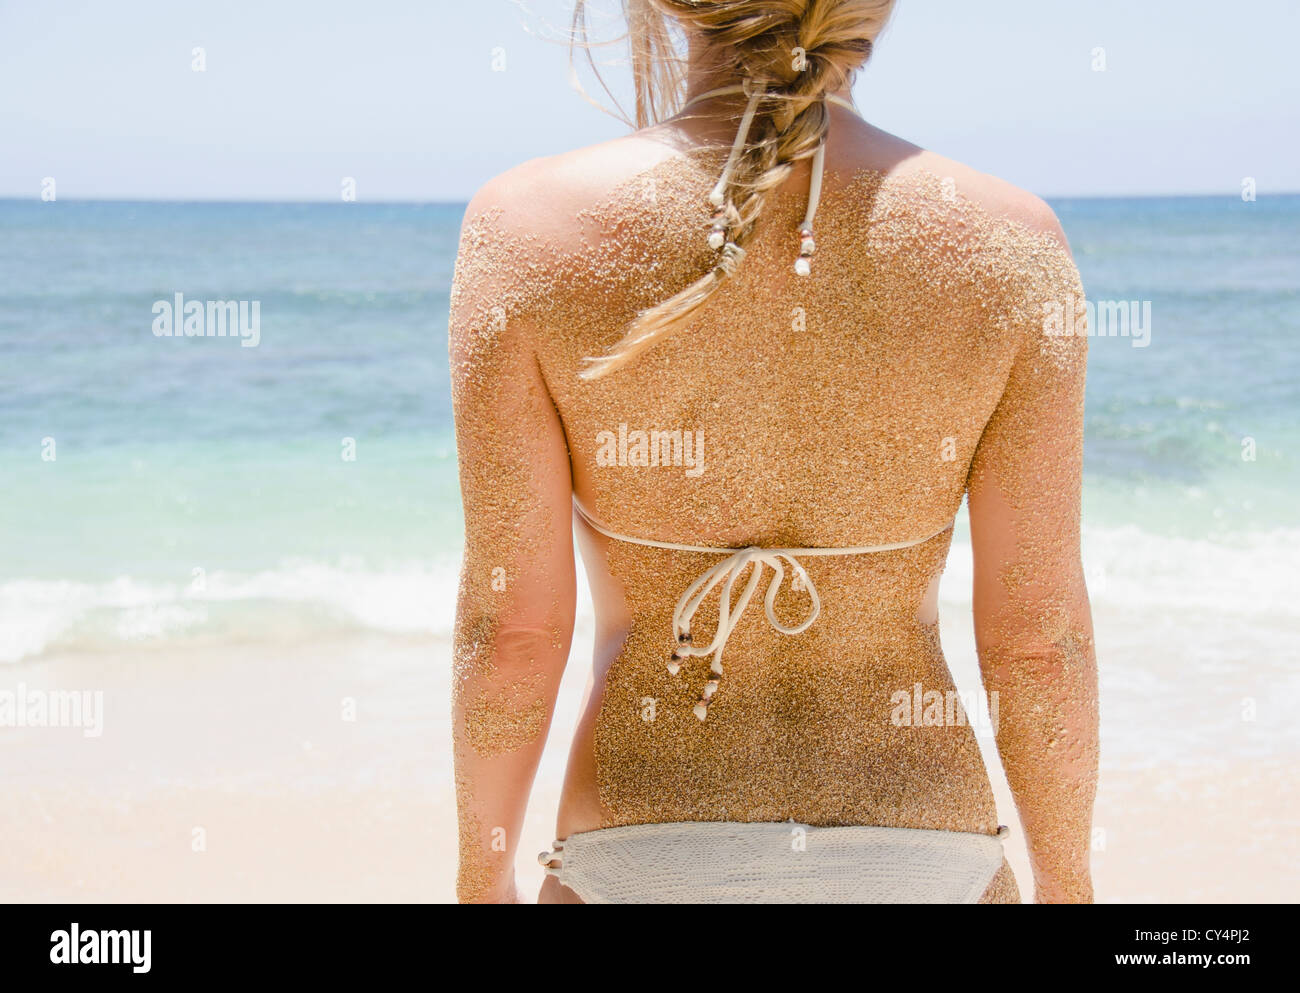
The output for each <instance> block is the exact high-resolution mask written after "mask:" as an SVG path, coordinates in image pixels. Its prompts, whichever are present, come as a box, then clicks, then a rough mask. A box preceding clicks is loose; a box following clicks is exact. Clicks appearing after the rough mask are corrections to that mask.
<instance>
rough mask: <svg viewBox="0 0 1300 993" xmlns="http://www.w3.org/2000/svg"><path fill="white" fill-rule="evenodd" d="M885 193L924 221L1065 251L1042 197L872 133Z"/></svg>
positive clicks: (1065, 244)
mask: <svg viewBox="0 0 1300 993" xmlns="http://www.w3.org/2000/svg"><path fill="white" fill-rule="evenodd" d="M873 131H874V132H875V134H874V141H873V145H874V153H873V156H872V157H873V158H874V159H875V161H876V163H877V171H878V173H879V174H880V183H881V187H882V189H883V190H885V191H888V192H891V193H894V194H895V195H896V197H897V198H899V199H906V200H907V201H909V202H910V203H911V205H912V206H913V208H914V209H916V210H918V211H920V212H923V213H924V214H925V216H926V217H927V219H928V220H930V221H932V222H934V223H938V224H947V225H950V226H955V227H958V228H963V229H967V230H970V229H972V226H974V227H975V228H977V229H980V230H982V231H985V232H990V233H991V232H993V231H997V230H1005V229H1011V230H1014V231H1016V232H1018V233H1022V234H1024V235H1026V236H1028V237H1030V238H1032V239H1035V240H1038V241H1041V242H1043V243H1044V244H1049V243H1050V244H1053V245H1055V247H1057V248H1059V249H1061V250H1063V251H1065V252H1066V253H1068V252H1069V243H1068V241H1067V240H1066V237H1065V232H1064V231H1063V230H1062V228H1061V224H1060V221H1059V220H1058V219H1057V216H1056V212H1055V211H1053V210H1052V208H1051V207H1050V206H1049V205H1048V204H1047V202H1046V201H1044V200H1043V199H1042V197H1040V196H1037V195H1036V194H1034V193H1031V192H1029V191H1028V190H1025V189H1021V188H1020V187H1018V186H1015V185H1013V184H1012V183H1009V182H1007V181H1006V180H1004V179H999V178H998V177H996V176H992V175H989V174H988V173H984V172H980V171H979V170H977V169H974V168H972V167H971V166H968V165H966V164H964V163H962V162H958V161H956V160H955V159H950V158H948V157H946V156H943V155H940V154H938V153H937V152H933V151H930V150H929V149H926V148H922V147H920V146H918V145H914V144H912V143H911V142H908V141H906V140H904V139H901V138H898V137H896V136H894V135H891V134H888V133H886V132H883V131H879V130H877V129H873Z"/></svg>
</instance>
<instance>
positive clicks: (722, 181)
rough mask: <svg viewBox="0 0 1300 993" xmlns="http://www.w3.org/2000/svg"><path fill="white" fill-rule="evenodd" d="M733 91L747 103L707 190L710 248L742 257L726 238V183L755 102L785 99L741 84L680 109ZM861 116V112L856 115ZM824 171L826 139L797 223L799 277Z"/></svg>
mask: <svg viewBox="0 0 1300 993" xmlns="http://www.w3.org/2000/svg"><path fill="white" fill-rule="evenodd" d="M733 93H744V94H746V95H748V97H749V103H748V104H746V106H745V114H744V116H743V117H741V119H740V128H739V130H737V132H736V140H735V141H734V142H732V144H731V154H730V155H728V156H727V164H726V165H725V166H723V168H722V175H721V176H719V177H718V182H717V184H716V185H715V186H714V187H713V190H712V192H710V193H709V203H711V204H713V208H714V214H713V226H712V229H711V230H710V232H709V247H710V248H714V249H727V250H729V253H730V255H731V256H743V255H744V249H742V248H740V247H739V246H738V245H736V244H735V243H734V242H731V241H729V240H728V239H727V221H726V216H725V212H724V211H723V207H724V205H725V203H726V193H727V185H728V184H729V183H730V182H731V174H732V173H733V172H734V171H735V168H736V163H737V161H739V159H740V155H741V153H742V152H743V151H744V149H745V141H746V140H747V139H748V137H749V127H750V125H751V124H753V122H754V114H755V113H756V112H757V111H758V105H759V103H760V102H761V101H763V100H766V99H773V100H779V99H786V98H785V97H782V96H781V95H780V94H772V93H768V92H766V91H764V90H759V89H756V90H754V91H753V92H752V93H751V92H750V90H749V87H748V86H747V85H744V84H737V85H735V86H723V87H719V88H718V89H716V90H709V91H708V92H707V93H701V94H700V95H699V96H696V97H692V98H691V99H690V100H688V101H687V102H686V103H685V104H683V105H682V110H685V109H686V108H687V107H690V106H692V105H693V104H697V103H701V102H702V101H704V100H711V99H713V98H714V97H721V96H729V95H731V94H733ZM822 99H823V100H828V101H830V102H831V103H834V104H838V105H839V106H841V107H844V108H846V109H847V110H850V111H852V112H853V113H854V114H857V113H858V108H857V107H855V106H853V104H852V103H850V102H849V101H848V100H845V99H843V98H841V97H837V96H834V95H833V94H829V93H828V94H825V95H824V96H823V97H822ZM859 116H861V115H859ZM825 171H826V141H825V139H823V140H822V142H821V143H820V144H819V145H818V146H817V150H816V151H815V152H813V156H812V174H811V176H810V177H809V180H808V210H807V211H806V212H805V213H804V217H803V223H802V224H801V225H799V257H798V258H797V259H796V260H795V263H794V271H795V272H796V273H798V274H799V275H800V276H807V275H808V274H809V273H810V272H811V271H812V268H811V265H810V263H809V261H808V260H809V259H810V258H811V257H812V254H813V252H815V251H816V250H817V246H816V244H815V243H814V241H813V218H814V217H816V216H817V205H818V203H819V202H820V201H821V196H822V175H823V173H825Z"/></svg>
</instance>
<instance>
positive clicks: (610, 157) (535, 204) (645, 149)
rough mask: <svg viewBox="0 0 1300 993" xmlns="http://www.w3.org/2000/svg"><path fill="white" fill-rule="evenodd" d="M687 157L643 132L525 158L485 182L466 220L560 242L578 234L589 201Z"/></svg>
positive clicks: (475, 197) (604, 196) (469, 206)
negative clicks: (489, 221)
mask: <svg viewBox="0 0 1300 993" xmlns="http://www.w3.org/2000/svg"><path fill="white" fill-rule="evenodd" d="M688 159H689V157H688V156H683V155H682V154H681V152H680V150H678V149H676V148H674V147H673V146H672V145H670V144H667V143H665V142H663V141H659V140H655V139H653V138H651V137H647V136H646V135H645V134H644V133H643V132H637V133H634V134H630V135H626V136H624V137H620V138H615V139H613V140H611V141H606V142H601V143H599V144H595V145H587V146H584V147H582V148H576V149H572V150H570V151H565V152H561V153H559V154H556V155H549V156H544V157H541V158H535V159H529V160H528V161H526V162H523V163H520V164H519V165H517V166H514V167H513V168H511V169H508V170H506V171H505V172H503V173H500V174H499V175H497V176H495V177H493V178H492V179H490V180H488V182H486V183H484V184H483V186H482V187H481V188H480V189H479V190H478V192H477V193H475V195H474V197H473V199H471V200H470V202H469V205H468V207H467V208H466V211H465V217H466V221H467V222H469V221H473V220H475V219H478V218H485V217H495V218H497V219H498V222H499V225H500V226H501V227H502V228H503V229H506V230H510V229H513V230H514V231H515V233H518V234H522V233H525V232H527V233H528V234H529V235H531V236H532V237H534V238H536V239H541V240H563V239H564V238H565V237H566V236H572V235H575V234H578V233H580V232H581V228H582V224H583V221H584V213H585V212H586V211H587V210H588V209H589V208H590V207H591V205H592V204H595V203H599V202H601V201H602V200H604V199H606V198H607V197H609V196H610V195H612V194H613V193H614V192H615V191H617V190H618V189H619V188H620V187H624V186H626V185H627V184H628V183H629V182H631V181H634V180H636V179H637V177H639V176H648V175H652V174H653V173H655V172H656V171H657V169H658V167H660V166H662V165H663V164H665V163H668V162H682V163H685V162H687V161H688Z"/></svg>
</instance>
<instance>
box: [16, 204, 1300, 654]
mask: <svg viewBox="0 0 1300 993" xmlns="http://www.w3.org/2000/svg"><path fill="white" fill-rule="evenodd" d="M1053 206H1054V207H1056V209H1057V210H1058V212H1059V215H1060V217H1061V221H1062V223H1063V225H1064V227H1065V229H1066V232H1067V234H1068V235H1069V237H1070V241H1071V244H1072V247H1073V249H1074V252H1075V255H1076V258H1077V260H1078V263H1079V266H1080V269H1081V270H1082V273H1083V277H1084V285H1085V287H1086V288H1087V291H1088V295H1089V297H1090V298H1093V299H1123V300H1139V301H1142V300H1149V301H1151V304H1152V324H1153V326H1152V333H1151V340H1150V345H1149V346H1148V347H1145V348H1135V347H1133V342H1132V340H1130V339H1124V338H1107V339H1094V341H1093V343H1092V349H1091V364H1090V375H1089V384H1088V421H1087V448H1086V482H1085V487H1086V492H1085V514H1086V517H1087V524H1088V534H1089V537H1090V540H1091V541H1092V542H1093V547H1094V548H1096V549H1098V550H1099V551H1098V555H1099V556H1100V557H1103V558H1104V557H1106V556H1107V555H1108V554H1109V552H1108V551H1107V550H1108V549H1110V548H1112V546H1113V547H1114V548H1116V549H1124V550H1126V551H1127V552H1128V553H1129V554H1130V555H1136V556H1137V561H1138V565H1137V566H1136V569H1137V572H1136V574H1135V575H1133V576H1131V577H1130V578H1131V579H1132V590H1130V589H1129V587H1126V586H1124V585H1123V582H1120V583H1119V586H1118V588H1119V589H1121V590H1126V591H1128V592H1126V593H1125V595H1139V596H1142V595H1145V596H1150V597H1154V598H1156V601H1159V600H1160V598H1163V597H1169V598H1172V600H1173V601H1174V602H1179V603H1191V602H1195V597H1196V595H1197V589H1198V588H1203V587H1204V582H1203V581H1204V580H1205V578H1206V577H1205V576H1203V575H1201V574H1200V570H1201V569H1202V568H1204V569H1213V570H1214V575H1215V576H1217V577H1219V578H1222V577H1223V576H1224V575H1232V576H1236V575H1238V574H1240V576H1241V577H1242V582H1246V583H1249V582H1250V577H1251V576H1254V578H1255V579H1256V580H1257V581H1259V580H1260V579H1261V577H1260V576H1259V570H1260V569H1261V568H1263V569H1265V570H1268V569H1273V568H1276V569H1278V570H1280V572H1279V574H1278V575H1277V576H1273V577H1270V576H1264V577H1263V578H1262V582H1263V585H1265V586H1267V587H1269V588H1276V589H1279V590H1282V591H1283V592H1282V593H1280V594H1279V598H1278V599H1274V598H1272V597H1271V596H1270V597H1268V598H1266V601H1267V603H1268V604H1269V605H1271V606H1270V609H1274V608H1275V607H1278V606H1279V605H1281V606H1283V607H1284V606H1285V605H1287V604H1289V603H1290V602H1292V601H1291V599H1289V597H1290V596H1291V593H1293V592H1294V571H1293V568H1292V567H1291V566H1290V562H1291V561H1294V553H1296V552H1300V539H1298V538H1297V534H1298V531H1297V525H1298V524H1300V519H1298V515H1297V512H1296V509H1295V506H1296V505H1295V501H1296V496H1295V495H1296V494H1297V492H1300V457H1298V456H1297V442H1298V441H1300V437H1298V436H1300V430H1298V425H1300V385H1298V384H1300V358H1298V357H1297V350H1296V345H1297V340H1298V338H1300V293H1298V291H1297V287H1298V286H1300V240H1298V239H1297V235H1296V232H1297V231H1300V197H1279V198H1266V199H1262V200H1260V201H1259V202H1257V203H1251V204H1247V203H1242V202H1240V201H1239V200H1234V199H1232V198H1222V199H1219V198H1216V199H1208V198H1206V199H1195V198H1188V199H1128V200H1066V201H1058V202H1055V203H1054V204H1053ZM462 211H463V205H363V204H339V205H324V204H321V205H305V204H181V203H165V204H164V203H88V202H82V203H78V202H57V203H38V202H27V201H0V232H3V237H0V478H2V480H3V495H2V496H0V534H2V535H3V549H4V551H3V555H2V556H0V622H3V623H2V624H0V630H2V631H3V634H2V635H0V661H13V660H16V659H20V658H24V657H32V656H34V655H39V654H41V653H43V652H46V651H49V650H52V649H53V648H58V647H69V646H82V647H85V646H87V645H97V644H104V643H114V642H121V641H131V642H158V641H163V642H166V641H167V640H168V639H170V638H177V637H182V636H203V637H225V636H230V637H234V636H247V637H253V636H259V635H258V632H275V631H282V630H291V631H297V630H299V629H303V628H308V627H311V626H313V625H319V624H337V625H341V626H344V627H347V626H360V627H378V628H382V629H387V630H412V631H428V630H434V631H440V632H441V631H445V630H446V629H447V628H448V627H449V626H450V600H449V598H450V596H451V591H452V590H453V589H454V561H455V558H456V555H457V553H458V543H459V538H460V523H459V506H458V496H457V490H456V483H455V454H454V447H453V445H452V442H451V410H450V402H449V396H448V373H447V361H446V348H447V311H448V289H449V284H450V280H451V272H452V263H453V259H454V254H455V249H456V242H457V228H458V225H459V221H460V216H461V213H462ZM176 292H183V293H184V294H185V296H186V297H187V298H189V299H200V300H202V299H236V300H257V301H260V307H261V340H260V344H259V346H258V347H256V348H244V347H241V346H240V343H239V340H238V339H235V338H158V337H155V335H154V334H153V333H152V332H151V323H152V321H153V313H152V310H151V308H152V305H153V303H154V301H156V300H170V299H172V296H173V295H174V294H175V293H176ZM45 439H53V442H54V446H55V448H54V454H55V456H56V457H55V458H54V459H53V460H48V459H43V458H42V453H43V451H44V452H46V453H47V454H48V442H46V441H45ZM345 439H353V441H354V443H355V452H356V457H355V460H345V459H344V458H343V457H342V453H343V451H344V445H345V444H346V442H345ZM1243 439H1253V445H1254V448H1255V452H1256V458H1255V460H1254V461H1246V460H1243V458H1242V451H1243ZM1170 543H1176V544H1170ZM1174 548H1177V549H1182V551H1181V552H1179V555H1184V553H1186V552H1187V550H1188V549H1191V550H1192V552H1191V553H1188V554H1186V555H1185V557H1184V558H1183V559H1180V564H1181V565H1180V568H1179V569H1176V570H1172V573H1173V574H1172V575H1167V573H1169V572H1170V571H1171V570H1169V569H1168V568H1167V566H1168V561H1169V555H1170V554H1171V549H1174ZM1261 549H1263V550H1266V553H1265V551H1261ZM1200 553H1204V554H1200ZM1234 556H1235V557H1234ZM1261 556H1263V558H1261ZM1148 559H1149V561H1148ZM1202 561H1203V562H1204V563H1212V564H1206V565H1204V566H1201V565H1198V564H1197V562H1202ZM1133 590H1136V591H1137V592H1136V593H1134V592H1133ZM1143 591H1145V592H1143ZM1189 598H1190V599H1189ZM1153 602H1154V601H1153ZM1250 602H1251V603H1253V604H1255V605H1258V604H1259V602H1260V601H1259V600H1258V599H1255V600H1252V601H1250Z"/></svg>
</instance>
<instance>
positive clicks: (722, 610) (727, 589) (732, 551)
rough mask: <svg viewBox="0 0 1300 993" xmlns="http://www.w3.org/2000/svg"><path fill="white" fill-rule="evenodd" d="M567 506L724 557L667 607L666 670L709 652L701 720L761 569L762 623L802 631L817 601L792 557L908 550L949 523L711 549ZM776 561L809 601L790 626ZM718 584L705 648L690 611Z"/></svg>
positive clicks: (643, 541)
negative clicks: (914, 533)
mask: <svg viewBox="0 0 1300 993" xmlns="http://www.w3.org/2000/svg"><path fill="white" fill-rule="evenodd" d="M573 507H574V509H575V510H576V511H577V512H578V516H579V517H581V518H582V519H583V520H584V521H586V522H587V524H588V525H589V526H590V527H591V528H592V530H594V531H598V532H600V533H601V534H603V535H604V536H605V537H607V538H613V539H614V540H615V541H625V542H627V543H628V544H631V545H645V546H646V547H648V548H667V549H670V550H672V551H678V552H699V553H701V554H708V555H726V558H724V559H723V560H722V561H721V562H719V563H718V564H717V565H714V566H710V567H709V568H708V569H706V570H705V571H704V572H703V573H701V574H700V576H699V578H698V579H696V580H695V582H693V583H691V585H690V586H688V587H687V588H686V590H685V592H683V593H682V595H681V596H680V597H679V598H678V600H677V606H676V607H675V608H674V609H673V636H674V637H675V638H676V641H677V645H676V647H675V648H674V649H673V653H672V656H671V658H670V659H669V662H668V671H669V672H670V673H672V675H674V676H675V675H677V673H678V672H680V671H681V660H682V659H684V658H688V657H690V656H707V655H712V656H713V661H712V663H711V664H710V666H709V670H710V672H712V673H713V678H712V679H710V680H709V681H708V682H707V683H705V684H704V693H703V695H702V696H701V697H700V699H699V702H697V703H696V704H695V716H696V717H698V718H699V719H700V720H704V719H705V718H706V717H707V716H708V713H709V704H710V702H711V701H712V699H713V695H714V694H715V693H716V692H717V691H718V682H719V680H720V678H721V676H722V650H723V648H725V647H726V645H727V639H728V638H729V637H731V632H732V631H733V630H734V629H735V627H736V625H737V624H738V623H739V622H740V617H741V615H742V614H744V612H745V608H746V607H748V606H749V601H750V600H751V599H753V596H754V592H755V591H756V590H757V589H758V584H759V582H760V580H761V579H762V577H763V567H764V566H771V567H772V569H773V571H774V572H775V573H776V578H775V580H773V581H770V582H769V583H768V585H767V593H766V595H765V596H764V597H763V609H764V612H765V613H766V614H767V621H768V623H769V624H771V625H772V627H773V628H775V629H776V630H777V631H780V632H781V633H782V634H802V633H803V632H804V631H806V630H808V628H809V627H810V626H811V625H812V623H813V621H815V620H817V615H818V614H820V613H821V609H822V602H821V598H820V597H819V596H818V595H817V587H816V586H814V585H813V582H812V580H811V579H810V578H809V576H808V573H807V572H805V571H804V567H803V566H802V565H800V563H799V560H798V559H797V558H795V555H804V556H807V555H866V554H869V553H872V552H892V551H896V550H898V549H900V548H911V547H913V546H914V545H921V544H924V543H925V542H927V541H929V540H930V539H931V538H935V537H937V536H938V535H941V534H943V532H945V531H947V530H948V529H949V528H950V527H952V525H953V522H952V521H949V522H948V523H947V524H945V525H944V526H943V527H941V528H939V530H938V531H935V532H934V533H932V534H928V535H926V536H925V537H924V538H914V539H912V540H911V541H896V542H894V543H893V544H889V545H855V546H853V547H850V548H760V547H759V546H757V545H750V546H749V547H748V548H711V547H709V546H707V545H681V544H677V543H676V542H672V541H655V540H654V539H652V538H634V537H631V536H629V535H625V534H619V533H618V532H616V531H611V530H610V529H609V528H607V527H605V526H604V525H603V524H601V523H600V522H599V521H598V520H596V518H595V517H594V516H592V514H591V513H590V512H589V511H588V510H587V508H585V507H584V506H583V505H582V501H580V500H579V499H578V495H577V494H576V493H575V494H574V495H573ZM782 561H784V562H785V563H786V564H788V565H789V566H790V570H791V572H792V573H793V574H794V577H795V580H794V582H793V583H792V584H791V585H792V588H793V589H796V590H798V589H806V590H807V591H808V598H809V600H810V601H811V602H810V604H809V606H808V614H807V616H806V617H804V619H803V620H802V621H801V622H800V623H798V624H796V625H794V626H792V627H787V626H786V625H784V624H782V623H781V622H780V621H779V620H777V616H776V609H775V604H776V595H777V593H778V592H779V591H780V589H781V583H782V582H783V581H784V580H785V569H784V567H783V566H782V564H781V563H782ZM751 565H753V566H754V569H753V572H751V573H750V575H749V581H748V582H747V583H746V584H745V588H744V589H743V590H742V591H741V594H740V599H739V600H738V601H736V602H735V603H734V604H733V603H732V600H731V591H732V589H733V588H734V587H735V585H736V581H737V580H738V579H740V577H741V576H742V575H743V574H744V572H745V570H746V569H748V568H749V567H750V566H751ZM719 583H721V584H722V590H721V592H720V594H719V597H718V630H717V632H716V633H715V634H714V636H713V640H712V641H711V642H709V644H708V645H706V646H703V647H701V646H698V645H693V644H691V621H692V619H694V617H695V612H696V610H698V609H699V606H700V604H701V603H703V602H704V599H705V598H706V597H707V596H708V595H709V594H710V593H712V592H713V590H714V589H716V588H717V586H718V584H719Z"/></svg>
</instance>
